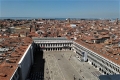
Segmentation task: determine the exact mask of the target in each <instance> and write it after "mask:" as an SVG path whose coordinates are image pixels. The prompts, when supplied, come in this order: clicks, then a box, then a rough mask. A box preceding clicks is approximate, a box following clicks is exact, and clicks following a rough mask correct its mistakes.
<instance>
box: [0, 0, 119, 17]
mask: <svg viewBox="0 0 120 80" xmlns="http://www.w3.org/2000/svg"><path fill="white" fill-rule="evenodd" d="M0 17H41V18H118V17H119V18H120V0H0Z"/></svg>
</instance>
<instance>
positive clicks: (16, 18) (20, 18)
mask: <svg viewBox="0 0 120 80" xmlns="http://www.w3.org/2000/svg"><path fill="white" fill-rule="evenodd" d="M3 19H14V20H22V19H25V20H27V19H28V20H30V19H54V20H66V19H67V18H39V17H0V20H3ZM70 19H71V20H80V19H85V20H99V19H100V18H70ZM102 20H105V18H104V19H102ZM110 20H116V19H115V18H113V19H112V18H110Z"/></svg>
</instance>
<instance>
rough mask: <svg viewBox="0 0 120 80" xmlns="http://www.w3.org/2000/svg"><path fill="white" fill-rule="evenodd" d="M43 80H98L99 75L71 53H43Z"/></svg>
mask: <svg viewBox="0 0 120 80" xmlns="http://www.w3.org/2000/svg"><path fill="white" fill-rule="evenodd" d="M43 58H44V59H45V66H44V80H99V76H100V75H101V73H100V72H99V71H98V70H97V69H95V68H94V67H93V66H92V65H90V64H89V63H88V62H81V61H80V60H78V59H77V58H76V55H75V53H74V52H72V51H44V53H43Z"/></svg>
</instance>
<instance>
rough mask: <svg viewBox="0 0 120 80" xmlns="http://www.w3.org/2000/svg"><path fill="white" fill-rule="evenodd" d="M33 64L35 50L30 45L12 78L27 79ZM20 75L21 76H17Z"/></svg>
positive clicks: (15, 79)
mask: <svg viewBox="0 0 120 80" xmlns="http://www.w3.org/2000/svg"><path fill="white" fill-rule="evenodd" d="M32 64H33V50H32V46H31V45H29V47H28V48H27V50H26V52H25V53H24V55H23V56H22V58H21V60H20V61H19V63H18V68H17V70H16V71H15V73H14V74H13V76H12V77H11V79H10V80H25V79H26V78H27V75H28V72H29V70H30V67H31V65H32ZM16 76H19V78H16Z"/></svg>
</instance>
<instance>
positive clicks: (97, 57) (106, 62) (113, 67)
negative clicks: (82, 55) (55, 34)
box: [75, 44, 120, 73]
mask: <svg viewBox="0 0 120 80" xmlns="http://www.w3.org/2000/svg"><path fill="white" fill-rule="evenodd" d="M75 46H77V47H78V48H80V49H82V50H84V51H86V52H88V55H89V54H90V55H92V57H95V58H96V59H97V60H98V61H102V62H103V63H104V64H105V65H107V66H108V65H109V64H110V66H109V67H110V68H112V69H114V70H115V71H117V72H119V73H120V70H119V69H118V68H116V67H115V66H111V63H110V62H108V61H106V60H105V59H104V61H103V59H102V58H101V59H100V57H99V56H97V55H95V54H93V52H91V51H89V50H87V49H85V48H83V47H81V46H80V45H78V44H75ZM88 57H89V56H88ZM89 58H90V57H89ZM98 61H97V62H98ZM98 63H99V62H98Z"/></svg>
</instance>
